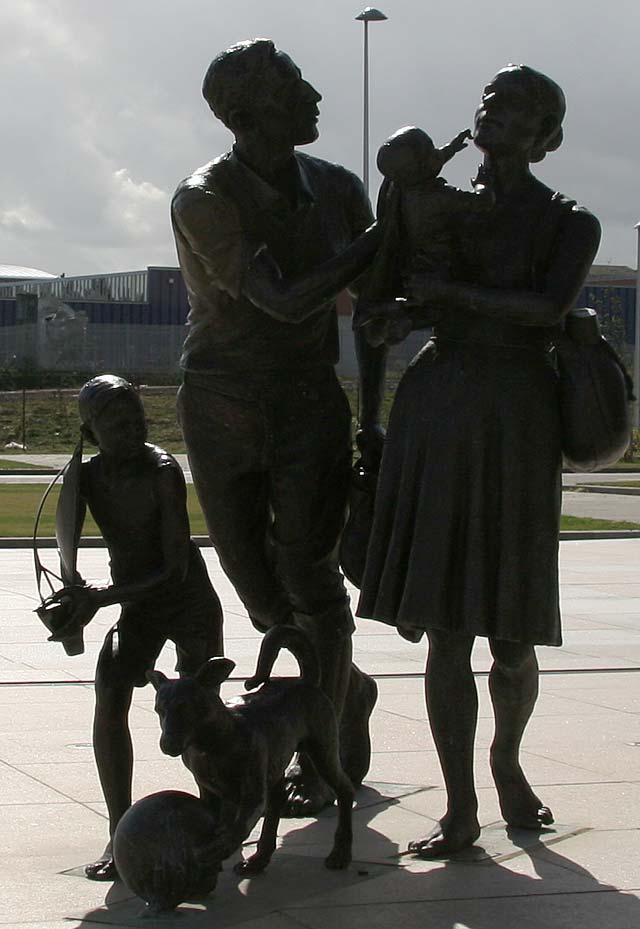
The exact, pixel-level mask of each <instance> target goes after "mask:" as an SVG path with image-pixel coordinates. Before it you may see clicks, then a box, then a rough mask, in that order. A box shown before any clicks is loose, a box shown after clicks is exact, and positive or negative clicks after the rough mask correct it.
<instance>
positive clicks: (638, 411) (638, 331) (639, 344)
mask: <svg viewBox="0 0 640 929" xmlns="http://www.w3.org/2000/svg"><path fill="white" fill-rule="evenodd" d="M635 228H636V232H637V234H638V252H637V256H636V325H635V338H634V350H633V386H634V393H635V395H636V400H635V403H634V411H633V413H634V415H633V425H634V426H635V427H636V429H640V223H637V225H636V227H635Z"/></svg>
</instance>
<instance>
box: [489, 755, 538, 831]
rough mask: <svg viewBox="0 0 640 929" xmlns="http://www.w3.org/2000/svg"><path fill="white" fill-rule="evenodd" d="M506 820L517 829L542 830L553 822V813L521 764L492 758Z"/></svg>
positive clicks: (501, 806)
mask: <svg viewBox="0 0 640 929" xmlns="http://www.w3.org/2000/svg"><path fill="white" fill-rule="evenodd" d="M491 770H492V772H493V779H494V781H495V784H496V790H497V791H498V799H499V801H500V810H501V811H502V817H503V819H504V821H505V822H506V824H507V825H508V826H512V827H513V828H514V829H542V828H544V826H550V825H551V823H552V822H553V813H552V812H551V810H550V809H549V807H548V806H544V805H543V803H542V800H540V798H539V797H538V796H536V794H535V793H534V792H533V790H532V788H531V785H530V784H529V782H528V780H527V779H526V777H525V776H524V772H523V770H522V768H521V767H520V765H519V764H518V762H517V761H516V762H513V761H511V762H508V761H505V760H503V759H498V758H496V757H495V755H494V756H493V757H492V759H491Z"/></svg>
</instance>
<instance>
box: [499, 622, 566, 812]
mask: <svg viewBox="0 0 640 929" xmlns="http://www.w3.org/2000/svg"><path fill="white" fill-rule="evenodd" d="M489 645H490V647H491V653H492V655H493V659H494V662H493V666H492V668H491V672H490V674H489V691H490V693H491V700H492V702H493V709H494V713H495V720H496V729H495V737H494V740H493V744H492V746H491V770H492V772H493V779H494V781H495V784H496V789H497V791H498V797H499V800H500V809H501V810H502V815H503V817H504V819H505V822H506V823H507V824H508V825H509V826H516V827H519V828H521V829H540V828H541V826H546V825H549V824H550V823H552V822H553V815H552V813H551V810H550V809H549V808H548V807H546V806H543V804H542V801H541V800H540V799H539V797H537V796H536V794H535V793H534V792H533V790H532V788H531V785H530V784H529V782H528V781H527V779H526V777H525V775H524V772H523V771H522V768H521V767H520V743H521V742H522V736H523V734H524V730H525V728H526V725H527V723H528V722H529V719H530V717H531V713H532V712H533V708H534V706H535V702H536V699H537V697H538V660H537V658H536V653H535V649H534V647H533V645H524V644H520V643H518V642H506V641H501V640H492V639H490V640H489Z"/></svg>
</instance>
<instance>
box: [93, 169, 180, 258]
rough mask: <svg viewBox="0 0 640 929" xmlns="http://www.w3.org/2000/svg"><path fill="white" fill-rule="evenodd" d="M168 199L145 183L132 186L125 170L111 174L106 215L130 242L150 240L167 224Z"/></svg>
mask: <svg viewBox="0 0 640 929" xmlns="http://www.w3.org/2000/svg"><path fill="white" fill-rule="evenodd" d="M168 211H169V195H168V194H167V193H166V191H164V190H160V188H159V187H155V186H154V185H153V184H151V183H150V182H149V181H140V182H139V183H136V182H135V181H134V180H133V178H132V177H131V175H130V174H129V172H128V170H127V169H126V168H119V169H118V170H117V171H114V172H113V191H112V196H111V198H110V200H109V201H108V203H107V215H108V216H109V217H110V219H111V222H112V223H113V225H114V227H115V226H119V227H120V228H121V229H122V233H123V234H125V235H127V236H128V238H129V240H130V241H137V242H140V241H144V240H145V239H147V238H153V236H154V235H155V234H157V231H158V228H159V227H160V228H162V227H164V226H165V225H166V223H167V216H168Z"/></svg>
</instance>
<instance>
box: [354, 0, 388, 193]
mask: <svg viewBox="0 0 640 929" xmlns="http://www.w3.org/2000/svg"><path fill="white" fill-rule="evenodd" d="M387 18H388V17H387V16H385V15H384V13H382V12H381V11H380V10H376V8H375V7H373V6H367V7H365V8H364V10H363V11H362V13H358V15H357V16H356V19H357V20H358V21H359V22H361V23H364V56H363V57H364V82H363V83H364V87H363V98H364V100H363V119H362V181H363V183H364V189H365V190H366V192H367V196H369V23H381V22H383V21H384V20H385V19H387Z"/></svg>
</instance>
